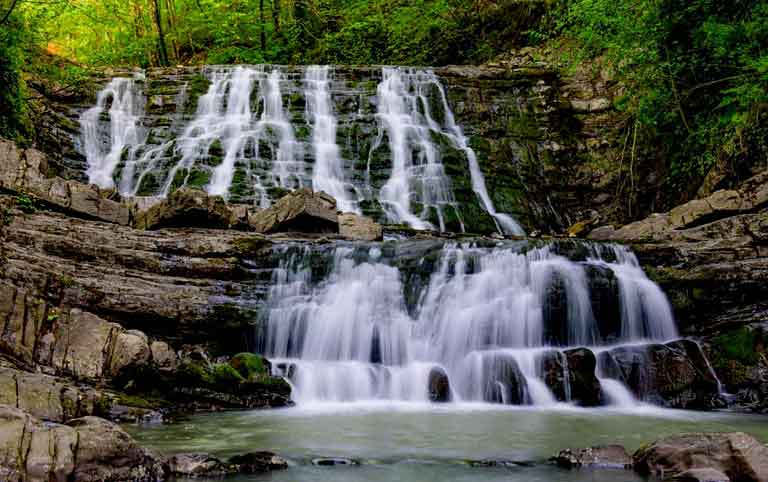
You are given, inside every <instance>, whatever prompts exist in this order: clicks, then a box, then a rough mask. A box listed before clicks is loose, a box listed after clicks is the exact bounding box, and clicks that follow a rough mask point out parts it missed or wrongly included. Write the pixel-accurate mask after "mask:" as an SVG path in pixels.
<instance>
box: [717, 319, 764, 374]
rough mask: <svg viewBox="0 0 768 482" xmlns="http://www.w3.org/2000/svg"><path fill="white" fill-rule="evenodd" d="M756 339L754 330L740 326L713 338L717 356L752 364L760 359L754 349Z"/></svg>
mask: <svg viewBox="0 0 768 482" xmlns="http://www.w3.org/2000/svg"><path fill="white" fill-rule="evenodd" d="M757 341H758V340H757V338H756V334H755V332H754V331H752V330H750V329H749V328H747V327H741V328H739V329H737V330H733V331H730V332H728V333H724V334H722V335H720V336H718V337H717V338H715V340H714V345H715V347H716V349H717V352H718V356H719V357H721V358H725V359H727V360H737V361H739V362H742V363H745V364H747V365H754V364H756V363H757V362H758V361H759V360H760V358H759V355H758V354H757V353H756V351H755V346H756V345H757Z"/></svg>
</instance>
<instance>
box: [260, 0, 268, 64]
mask: <svg viewBox="0 0 768 482" xmlns="http://www.w3.org/2000/svg"><path fill="white" fill-rule="evenodd" d="M259 22H261V35H260V37H261V51H262V52H265V51H266V50H267V33H266V32H265V31H264V0H259Z"/></svg>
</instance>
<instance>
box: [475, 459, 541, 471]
mask: <svg viewBox="0 0 768 482" xmlns="http://www.w3.org/2000/svg"><path fill="white" fill-rule="evenodd" d="M466 463H467V465H469V466H470V467H504V468H508V469H516V468H520V467H533V466H534V465H535V464H534V463H533V462H530V461H521V460H495V459H483V460H467V461H466Z"/></svg>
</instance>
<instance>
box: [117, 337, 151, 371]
mask: <svg viewBox="0 0 768 482" xmlns="http://www.w3.org/2000/svg"><path fill="white" fill-rule="evenodd" d="M151 355H152V352H151V351H150V348H149V340H148V339H147V335H145V334H144V333H142V332H140V331H138V330H128V331H124V332H120V333H118V334H117V337H116V340H115V345H114V348H113V349H112V356H111V357H110V366H109V371H110V375H111V376H113V377H115V376H118V375H120V374H121V372H123V371H125V370H128V369H136V368H139V367H141V366H144V365H146V364H147V363H148V362H149V359H150V357H151Z"/></svg>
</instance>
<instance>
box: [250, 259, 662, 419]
mask: <svg viewBox="0 0 768 482" xmlns="http://www.w3.org/2000/svg"><path fill="white" fill-rule="evenodd" d="M383 247H384V246H382V247H379V246H378V245H373V246H371V247H367V248H363V247H360V246H357V247H355V246H354V245H343V246H337V247H336V248H333V250H332V252H330V253H328V254H326V255H324V256H325V257H326V259H327V260H328V265H327V272H326V273H324V274H320V273H319V272H318V271H317V261H314V262H312V261H311V260H313V259H315V260H317V256H318V253H316V252H313V251H312V248H310V247H309V246H296V245H290V246H288V247H282V248H278V249H280V250H281V251H279V252H278V253H276V259H277V260H279V267H278V268H277V269H276V270H275V272H274V277H273V283H272V286H271V288H270V292H269V296H268V301H267V305H266V307H265V309H264V318H263V324H264V326H265V332H264V336H263V337H262V339H261V340H259V343H258V345H259V346H260V347H261V351H262V352H263V353H264V354H265V355H266V356H268V357H270V358H272V359H273V361H274V362H275V363H276V364H277V365H280V366H286V367H290V369H289V370H287V372H286V373H289V376H290V379H291V382H292V385H293V387H294V399H295V400H296V401H297V402H298V403H306V402H313V401H322V400H325V401H351V400H371V399H385V400H410V401H425V400H428V399H429V384H430V377H431V373H432V371H433V369H439V370H441V371H444V372H445V373H446V374H447V377H448V380H449V382H450V387H451V392H452V394H454V399H455V401H459V402H460V401H498V402H504V403H529V404H532V405H537V406H544V405H551V404H554V403H555V402H556V398H555V395H554V394H553V392H552V391H551V389H550V387H548V386H547V384H546V383H545V381H544V373H543V366H542V356H543V355H544V354H545V353H546V352H551V351H552V350H555V351H556V352H557V351H560V352H559V353H558V354H557V357H558V359H559V360H561V363H562V365H564V368H563V369H562V370H563V373H562V375H563V379H564V380H565V381H564V386H563V388H562V392H564V394H565V400H566V401H567V400H569V399H570V398H571V392H572V387H571V385H570V377H571V371H570V369H569V368H568V366H567V365H568V358H567V357H566V356H565V355H564V350H565V349H566V348H567V347H577V346H587V347H590V349H591V350H592V351H593V352H598V353H599V352H600V350H601V349H602V348H601V347H602V346H603V344H604V343H605V342H604V340H605V339H606V338H605V337H603V336H601V334H600V332H599V328H598V324H597V322H596V320H595V316H594V314H593V312H592V308H591V301H590V296H591V293H590V284H589V280H588V278H587V276H586V269H585V268H586V267H587V266H589V265H600V266H610V268H609V269H612V270H614V272H615V273H619V272H622V270H627V269H629V268H628V267H627V265H630V267H631V260H629V258H627V257H626V256H625V257H624V258H622V259H621V260H612V261H611V262H607V261H605V260H603V259H599V258H589V259H587V260H585V261H581V262H577V261H572V260H570V259H568V258H567V257H566V256H564V255H561V254H558V252H557V247H556V246H543V247H538V248H531V249H522V248H521V246H520V245H513V244H501V245H498V246H495V247H481V246H476V245H471V244H463V245H458V244H446V245H444V246H442V247H440V248H439V250H438V251H436V252H434V254H429V253H427V254H428V255H427V254H424V253H422V254H423V255H422V256H420V259H421V261H420V262H419V263H418V266H420V268H418V269H416V268H414V267H409V268H406V267H405V266H404V265H403V264H402V263H403V261H402V259H400V257H398V256H397V255H396V254H393V253H391V252H389V253H387V252H386V250H383V249H382V248H383ZM433 257H434V259H435V261H434V262H430V263H429V264H427V265H425V264H424V260H425V259H430V258H433ZM406 265H407V266H410V265H408V264H407V263H406ZM414 269H416V271H414ZM416 273H418V276H417V275H416ZM414 276H416V278H414ZM420 279H421V280H423V281H418V280H420ZM649 283H650V281H649ZM553 296H557V297H561V299H563V300H564V301H565V303H566V304H567V309H566V310H565V311H564V313H565V315H564V316H565V320H564V322H565V323H566V325H567V329H565V330H560V331H558V333H562V335H560V338H558V337H557V336H553V335H551V332H553V329H554V328H558V327H557V326H554V325H556V324H558V323H560V320H557V319H552V318H551V317H549V316H548V315H547V310H546V307H547V304H548V303H550V302H551V299H552V297H553ZM664 301H665V302H666V300H664ZM657 302H659V300H658V299H656V298H653V297H643V296H640V297H638V298H637V303H638V304H636V305H631V306H632V307H634V308H635V309H637V310H638V311H639V312H648V313H651V312H660V311H659V310H660V309H659V307H656V306H653V304H654V303H657ZM638 316H640V315H638ZM666 321H667V320H665V319H663V318H661V319H655V318H649V319H647V320H645V322H644V323H643V324H641V325H639V326H638V328H637V330H639V331H637V332H635V331H628V332H624V331H622V334H621V336H620V339H619V340H611V342H612V343H619V344H621V343H635V342H638V340H651V339H652V340H659V341H663V340H660V339H659V338H657V336H658V335H659V334H664V333H667V331H666V330H668V328H666V327H663V326H657V324H664V323H666ZM547 333H550V335H549V337H548V335H547ZM596 375H597V376H598V378H599V379H600V381H601V383H603V382H604V383H603V385H604V391H605V395H606V397H607V398H608V400H609V402H610V403H615V404H620V405H623V406H629V403H630V399H631V395H628V393H629V392H628V391H627V390H626V388H625V387H623V385H622V384H621V382H620V381H618V380H610V379H607V377H603V376H602V372H600V371H597V372H596Z"/></svg>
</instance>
